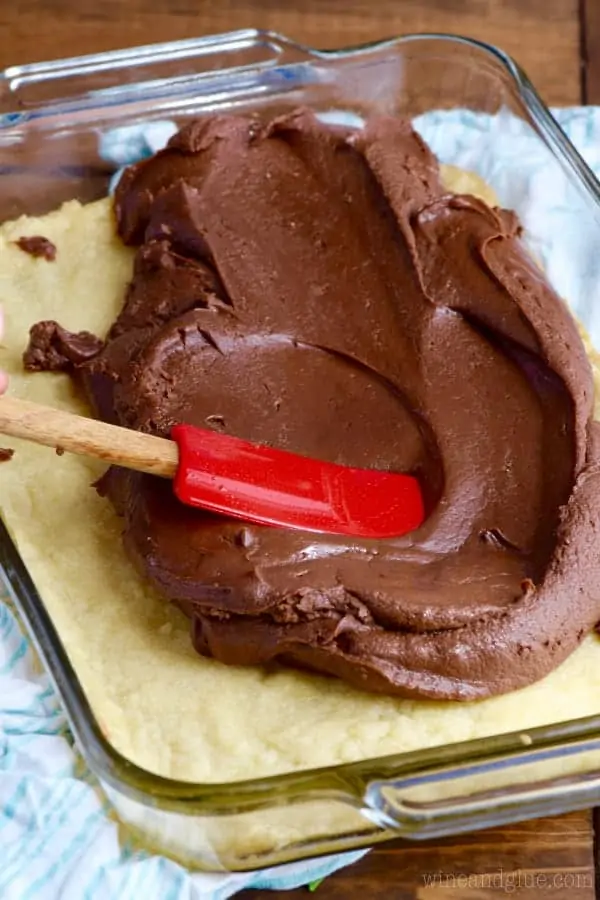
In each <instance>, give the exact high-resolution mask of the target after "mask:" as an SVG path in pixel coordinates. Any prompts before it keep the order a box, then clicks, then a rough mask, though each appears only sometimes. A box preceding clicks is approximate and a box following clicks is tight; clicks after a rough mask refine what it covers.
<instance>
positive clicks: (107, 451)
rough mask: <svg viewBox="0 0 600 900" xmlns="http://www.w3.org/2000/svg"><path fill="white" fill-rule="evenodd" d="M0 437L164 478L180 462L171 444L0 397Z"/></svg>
mask: <svg viewBox="0 0 600 900" xmlns="http://www.w3.org/2000/svg"><path fill="white" fill-rule="evenodd" d="M0 434H7V435H10V436H11V437H16V438H24V439H25V440H26V441H33V443H35V444H44V445H45V446H47V447H59V448H61V449H62V450H68V451H69V452H70V453H77V454H78V455H80V456H92V457H94V458H96V459H103V460H105V461H106V462H108V463H112V464H113V465H115V466H124V467H125V468H127V469H135V470H136V471H137V472H148V473H149V474H150V475H161V476H162V477H163V478H173V477H174V476H175V472H176V471H177V465H178V461H179V450H178V447H177V444H176V443H175V442H174V441H169V440H166V439H165V438H159V437H154V436H153V435H150V434H141V433H140V432H139V431H131V430H130V429H129V428H120V427H119V426H117V425H108V424H107V423H106V422H99V421H97V420H96V419H87V418H85V416H76V415H74V414H73V413H68V412H63V411H62V410H59V409H51V408H50V407H48V406H40V405H39V404H37V403H30V402H29V401H28V400H19V399H18V398H16V397H9V396H3V397H2V398H0Z"/></svg>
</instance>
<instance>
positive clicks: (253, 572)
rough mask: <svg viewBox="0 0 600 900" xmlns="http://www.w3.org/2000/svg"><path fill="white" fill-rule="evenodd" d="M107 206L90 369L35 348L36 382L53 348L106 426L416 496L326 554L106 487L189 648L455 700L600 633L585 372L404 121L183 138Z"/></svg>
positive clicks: (209, 124) (132, 175)
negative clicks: (410, 477) (107, 261)
mask: <svg viewBox="0 0 600 900" xmlns="http://www.w3.org/2000/svg"><path fill="white" fill-rule="evenodd" d="M115 207H116V214H117V221H118V227H119V233H120V234H121V236H122V238H123V240H124V241H125V242H126V243H128V244H133V245H136V246H139V249H138V251H137V256H136V263H135V274H134V279H133V282H132V284H131V286H130V289H129V291H128V294H127V297H126V302H125V306H124V309H123V311H122V313H121V315H120V316H119V317H118V319H117V321H116V322H115V324H114V325H113V327H112V329H111V331H110V333H109V336H108V339H107V341H106V344H105V345H104V347H103V348H102V349H101V350H100V352H99V353H98V354H97V355H96V356H94V357H93V358H92V359H91V361H89V359H88V360H83V361H78V362H75V363H74V361H73V357H74V356H75V357H77V356H78V353H77V352H75V351H74V349H73V346H72V343H71V339H70V336H69V335H68V334H67V333H65V332H62V333H59V332H58V331H56V330H54V331H53V332H52V334H53V337H52V339H49V337H48V334H49V331H48V326H47V325H46V326H45V327H41V328H40V329H38V330H37V331H36V330H34V333H33V336H32V345H31V347H30V351H29V352H30V356H31V355H32V354H35V353H37V360H38V362H37V364H38V365H43V362H42V363H40V359H43V352H44V347H45V346H46V345H47V346H48V347H50V348H51V350H52V353H53V354H54V355H55V356H56V354H57V353H58V354H59V356H60V353H61V352H63V351H64V356H65V362H69V363H70V364H71V365H73V364H75V365H76V366H78V370H79V372H81V373H83V376H84V380H85V383H86V385H87V387H88V391H89V394H90V396H91V398H92V401H93V403H94V406H95V408H96V411H97V413H98V414H99V415H100V416H102V417H103V418H106V419H109V420H113V421H116V422H118V423H120V424H123V425H126V426H128V427H131V428H135V429H139V430H142V431H148V432H151V433H156V434H162V435H167V434H168V433H169V430H170V428H171V426H172V425H173V424H175V423H176V422H182V421H183V422H189V423H191V424H195V425H199V426H202V427H211V428H216V429H220V430H223V431H225V432H227V433H231V434H235V435H238V436H240V437H243V438H247V439H250V440H254V441H257V442H262V443H268V444H273V445H276V446H278V447H281V448H283V449H287V450H292V451H295V452H298V453H303V454H306V455H308V456H313V457H317V458H322V459H328V460H332V461H335V462H338V463H344V464H348V465H354V466H365V467H373V468H380V469H384V470H388V471H399V472H412V473H414V474H416V475H417V476H418V477H419V479H420V480H421V483H422V485H423V489H424V492H425V496H426V499H427V507H428V517H427V520H426V522H425V524H424V526H423V527H422V528H421V529H420V530H419V531H418V532H415V533H414V534H412V535H409V536H407V537H405V538H402V539H398V540H392V541H389V540H386V541H352V540H348V539H345V538H343V539H342V538H337V537H336V538H333V537H331V536H315V535H309V534H306V533H300V532H291V531H284V530H280V529H274V528H267V527H258V526H250V525H243V524H240V523H239V522H235V521H233V520H226V519H224V518H222V517H219V516H215V515H209V514H204V513H202V512H199V511H197V510H191V509H188V508H186V507H183V506H182V505H180V504H179V503H178V501H177V500H176V499H175V498H174V497H173V495H172V491H171V487H170V485H169V484H167V483H163V482H160V481H159V480H157V479H153V478H151V477H148V476H139V475H136V474H132V473H128V472H125V471H123V470H116V469H113V470H111V471H110V473H109V474H108V476H107V477H106V478H105V479H104V480H103V483H102V489H103V490H104V491H105V492H106V493H107V494H108V495H109V496H110V498H111V499H112V501H113V503H114V505H115V507H116V508H117V510H118V511H119V512H120V513H121V514H122V515H123V517H124V520H125V530H124V540H125V545H126V547H127V550H128V552H129V554H130V555H131V557H132V558H133V559H134V561H135V562H136V563H137V565H138V567H139V568H140V570H141V571H142V572H143V573H144V574H145V575H146V576H147V577H148V578H149V579H150V581H151V582H153V583H154V584H155V585H156V586H157V587H158V588H159V590H160V591H161V593H162V594H163V595H164V596H166V597H168V598H169V599H170V600H172V601H174V602H175V603H177V604H178V605H179V606H181V608H182V609H183V610H184V611H185V612H186V613H187V614H188V615H189V616H190V618H191V620H192V634H193V640H194V644H195V647H196V648H197V650H198V651H199V652H201V653H203V654H205V655H210V656H214V657H216V658H217V659H219V660H221V661H223V662H227V663H237V664H240V663H241V664H255V663H265V662H268V661H270V660H278V661H281V662H285V663H291V664H294V665H300V666H302V667H308V668H312V669H315V670H318V671H321V672H329V673H332V674H335V675H338V676H340V677H342V678H344V679H346V680H347V681H349V682H350V683H352V684H354V685H357V686H360V687H362V688H366V689H369V690H373V691H382V692H386V693H391V694H398V695H401V696H407V697H433V698H451V699H474V698H478V697H484V696H487V695H490V694H496V693H502V692H505V691H508V690H511V689H514V688H516V687H520V686H523V685H525V684H527V683H529V682H532V681H534V680H536V679H538V678H540V677H541V676H543V675H544V674H546V673H547V672H549V671H550V670H551V669H553V668H554V667H555V666H556V665H558V663H559V662H561V661H562V660H563V659H564V658H565V657H566V656H567V655H568V654H569V653H570V652H571V651H572V650H573V649H574V648H575V647H576V646H577V644H578V643H579V642H580V641H581V640H582V638H583V636H584V635H585V634H586V633H587V632H589V631H590V629H592V628H593V626H594V624H595V623H596V622H597V621H598V619H600V566H599V564H598V560H599V552H600V534H599V532H598V529H597V522H598V514H599V512H600V481H599V480H598V474H597V462H598V458H599V456H598V453H599V451H598V440H597V438H598V432H597V426H595V425H593V424H592V423H591V410H592V394H593V391H592V376H591V370H590V367H589V364H588V361H587V359H586V356H585V352H584V349H583V346H582V344H581V341H580V338H579V336H578V333H577V329H576V326H575V323H574V322H573V320H572V318H571V316H570V314H569V313H568V311H567V310H566V308H565V307H564V306H563V304H562V302H561V301H560V300H559V298H557V297H556V295H555V294H554V293H553V292H552V290H551V288H550V287H549V286H548V284H547V283H546V281H545V280H544V278H543V276H542V275H541V273H540V272H539V271H538V269H537V268H536V267H535V266H534V264H533V263H532V262H531V261H530V260H529V258H528V256H527V253H526V251H525V250H524V249H523V247H522V246H521V243H520V241H519V225H518V223H517V221H516V219H515V217H514V216H513V215H512V214H511V213H508V212H505V211H501V210H492V209H490V208H488V207H487V206H486V205H485V204H484V203H482V202H481V201H480V200H477V199H475V198H473V197H470V196H457V195H448V194H447V193H445V192H444V190H443V188H442V186H441V184H440V181H439V177H438V166H437V163H436V161H435V159H434V158H433V156H432V155H431V153H430V152H429V150H428V149H427V147H426V146H425V145H424V144H423V143H422V141H421V140H420V139H419V138H418V137H417V136H416V135H415V133H414V132H413V131H412V130H411V128H410V127H409V125H408V124H407V123H405V122H402V121H398V120H392V119H381V120H376V121H373V122H371V123H369V124H368V125H367V126H366V128H365V129H364V130H363V131H361V132H360V133H358V134H350V133H346V132H343V131H342V130H340V129H331V128H329V127H327V126H324V125H322V124H320V123H319V122H318V121H317V120H316V119H315V118H314V117H313V116H312V115H311V114H309V113H307V112H304V111H300V112H298V113H296V114H294V115H291V116H288V117H286V118H282V119H278V120H275V121H273V122H271V123H270V124H268V125H266V126H264V125H258V124H257V123H256V122H254V121H251V120H249V119H244V118H235V117H214V118H209V119H206V120H203V121H201V122H197V123H194V124H192V125H190V126H188V127H186V128H185V129H184V130H183V131H182V132H180V133H179V134H178V135H176V136H175V137H174V138H173V139H172V140H171V142H170V144H169V147H168V148H167V149H166V150H165V151H163V152H161V153H159V154H157V155H156V156H155V157H154V158H153V159H151V160H149V161H146V162H144V163H141V164H139V165H138V166H135V167H132V168H131V169H129V170H128V171H127V172H126V173H125V175H124V177H123V178H122V180H121V182H120V184H119V187H118V190H117V196H116V203H115ZM50 331H52V329H50ZM77 340H78V342H79V345H81V336H79V337H78V338H77ZM61 342H62V343H61ZM85 345H86V347H89V346H92V345H93V342H92V341H90V340H89V336H87V337H86V339H85ZM61 347H62V351H61ZM79 355H81V352H79ZM54 364H55V365H56V361H55V363H54Z"/></svg>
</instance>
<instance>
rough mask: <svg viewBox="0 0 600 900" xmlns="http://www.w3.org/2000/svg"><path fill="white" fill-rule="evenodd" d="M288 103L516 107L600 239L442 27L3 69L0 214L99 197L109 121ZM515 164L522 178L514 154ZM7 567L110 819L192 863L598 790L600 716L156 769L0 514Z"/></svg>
mask: <svg viewBox="0 0 600 900" xmlns="http://www.w3.org/2000/svg"><path fill="white" fill-rule="evenodd" d="M299 104H304V105H308V106H310V107H312V108H313V109H315V110H317V111H320V112H331V110H332V109H334V110H338V111H339V110H342V111H343V112H345V113H346V114H348V113H355V114H359V115H366V114H369V113H373V112H385V113H391V114H393V113H402V114H405V115H406V114H407V115H410V116H417V115H419V114H421V113H424V112H428V111H431V110H450V109H455V108H462V109H467V110H472V111H477V112H483V113H489V114H491V115H496V114H498V113H500V112H502V113H503V114H507V113H508V114H510V115H511V116H512V117H517V118H518V119H520V120H521V121H522V122H523V123H526V125H527V126H528V127H529V129H530V131H531V135H532V136H533V137H534V138H535V141H536V144H537V146H538V148H539V151H540V153H542V154H544V155H546V156H548V157H551V158H552V161H553V163H554V164H555V166H556V178H557V180H558V181H559V182H562V186H563V187H564V189H565V190H568V191H569V192H571V195H573V196H574V195H576V196H577V198H578V208H579V209H580V214H581V216H583V217H584V222H585V225H586V227H587V229H588V230H589V233H590V234H591V235H595V234H597V235H598V240H600V186H599V185H598V183H597V181H596V179H595V178H594V176H593V175H592V173H591V172H590V171H589V169H588V168H587V167H586V166H585V164H584V163H583V162H582V160H581V158H580V157H579V156H578V154H577V152H576V151H575V149H574V148H573V147H572V145H571V144H570V143H569V142H568V140H567V139H566V138H565V136H564V135H563V133H562V132H561V131H560V129H559V128H558V126H557V125H556V124H555V122H554V120H553V119H552V117H551V116H550V114H549V113H548V110H547V109H546V108H545V106H544V105H543V103H542V102H541V101H540V99H539V97H538V95H537V94H536V92H535V90H534V89H533V87H532V86H531V84H530V83H529V81H528V80H527V78H526V77H525V75H524V74H523V73H522V72H521V71H520V69H519V68H518V67H517V66H516V65H515V63H514V62H513V61H512V60H511V59H510V58H508V57H507V56H505V55H504V54H503V53H501V52H500V51H498V50H496V49H494V48H492V47H489V46H486V45H484V44H480V43H477V42H475V41H471V40H467V39H463V38H458V37H451V36H444V35H409V36H406V37H402V38H399V39H396V40H390V41H385V42H382V43H378V44H373V45H369V46H365V47H360V48H353V49H349V50H341V51H333V52H317V51H313V50H309V49H306V48H303V47H300V46H298V45H297V44H295V43H293V42H291V41H289V40H287V39H286V38H283V37H281V36H279V35H276V34H272V33H264V32H257V31H243V32H237V33H232V34H226V35H219V36H216V37H209V38H201V39H198V40H189V41H181V42H177V43H170V44H163V45H157V46H153V47H142V48H135V49H132V50H124V51H120V52H115V53H105V54H99V55H95V56H89V57H82V58H78V59H69V60H61V61H57V62H52V63H46V64H35V65H29V66H17V67H12V68H9V69H7V70H5V71H4V73H2V74H1V75H0V221H2V220H5V219H9V218H14V217H16V216H18V215H20V214H23V213H25V214H40V213H44V212H47V211H49V210H51V209H54V208H55V207H56V206H57V205H58V204H60V203H61V202H63V201H65V200H68V199H72V198H77V199H79V200H82V201H85V200H91V199H94V198H96V197H100V196H103V195H104V194H106V191H107V187H108V183H109V180H110V177H111V175H112V174H113V170H114V166H113V165H109V164H107V163H106V162H105V161H104V160H103V159H102V156H101V152H100V145H101V140H100V138H101V135H102V133H103V131H104V130H105V129H107V128H114V127H116V126H119V125H130V124H133V123H136V122H142V121H143V122H148V121H151V120H162V119H166V118H168V119H172V120H175V121H176V122H177V123H183V122H185V121H186V120H187V119H189V118H190V117H196V116H200V115H203V114H205V113H207V112H209V111H214V110H216V109H234V110H243V111H245V112H246V111H248V110H252V111H255V112H258V113H260V112H261V111H262V110H265V111H268V113H269V114H272V113H273V112H274V111H283V110H286V109H289V108H292V107H295V106H297V105H299ZM514 172H515V177H518V173H519V159H518V157H515V159H514ZM573 192H574V193H573ZM533 237H534V238H535V235H533ZM584 324H585V321H584ZM0 564H1V565H2V567H3V570H4V579H5V582H6V585H7V588H8V590H9V592H10V594H11V596H12V598H13V600H14V602H15V604H16V606H17V608H18V609H19V611H20V613H21V615H22V617H23V618H24V620H25V622H26V624H27V627H28V629H29V631H30V633H31V635H32V637H33V640H34V642H35V644H36V646H37V649H38V651H39V653H40V655H41V657H42V659H43V661H44V662H45V664H46V666H47V668H48V670H49V671H50V673H51V675H52V678H53V680H54V682H55V684H56V687H57V689H58V691H59V693H60V696H61V698H62V701H63V704H64V706H65V708H66V710H67V713H68V717H69V720H70V724H71V727H72V730H73V732H74V734H75V736H76V739H77V742H78V744H79V746H80V748H81V750H82V752H83V754H84V756H85V758H86V760H87V762H88V764H89V766H90V767H91V769H92V770H93V771H94V773H95V774H96V776H97V777H98V779H99V780H100V782H101V784H102V785H103V787H104V789H105V790H106V792H107V794H108V796H109V797H110V799H111V801H112V803H113V804H114V807H115V809H116V811H117V814H118V815H119V817H120V818H121V819H122V821H123V822H124V823H126V824H127V825H128V826H130V827H131V828H132V829H133V830H134V831H135V832H137V834H138V835H139V836H140V838H141V839H142V840H143V841H144V842H145V843H146V844H147V845H149V846H151V847H154V848H156V849H159V850H161V851H163V852H165V853H168V854H170V855H172V856H174V857H176V858H178V859H180V860H182V861H184V862H186V863H187V864H190V865H192V866H195V867H197V868H202V869H207V870H242V869H251V868H258V867H262V866H265V865H272V864H274V863H277V862H282V861H286V860H292V859H298V858H301V857H305V856H312V855H317V854H323V853H329V852H332V851H337V850H341V849H350V848H353V847H359V846H366V845H368V844H371V843H373V842H375V841H380V840H385V839H389V838H392V837H395V836H398V835H402V836H405V837H412V838H426V837H429V836H433V835H445V834H454V833H457V832H459V831H464V830H471V829H474V828H478V827H487V826H491V825H495V824H499V823H502V822H510V821H515V820H517V819H523V818H528V817H532V816H540V815H548V814H556V813H559V812H562V811H567V810H572V809H576V808H584V807H588V806H592V805H594V804H596V803H597V802H599V801H600V716H598V717H596V716H594V717H592V718H588V719H581V720H578V721H573V722H568V723H562V724H557V725H554V726H551V727H543V728H537V729H534V730H532V731H529V732H527V733H526V734H523V733H518V734H504V735H499V736H495V737H491V738H485V739H482V740H477V741H472V742H469V743H462V744H452V745H448V746H444V747H439V748H435V749H433V750H426V751H422V752H418V753H417V752H414V753H408V754H402V755H396V756H388V757H383V758H380V759H371V760H368V761H365V762H360V763H353V764H347V765H341V766H336V767H331V768H324V769H319V770H312V771H303V772H299V773H291V774H288V775H282V776H274V777H270V778H263V779H258V780H253V781H246V782H236V783H232V784H190V783H187V782H177V781H174V780H167V779H164V778H160V777H157V776H155V775H153V774H151V773H149V772H147V771H144V770H142V769H140V768H138V767H137V766H136V765H134V764H133V763H131V762H130V761H128V760H127V759H125V758H123V757H122V756H121V755H119V754H118V753H117V752H116V751H115V750H114V749H113V748H112V746H111V745H110V744H109V743H108V741H107V740H106V738H105V737H104V736H103V734H102V732H101V729H100V727H99V725H98V722H97V720H96V718H95V717H94V713H93V712H92V710H91V708H90V706H89V704H88V701H87V699H86V696H85V694H84V692H83V689H82V687H81V684H80V682H79V680H78V678H77V674H76V672H75V671H74V670H73V668H72V666H71V664H70V662H69V659H68V657H67V654H66V652H65V650H64V647H63V645H62V643H61V640H60V638H59V636H58V634H57V632H56V630H55V628H54V626H53V624H52V621H51V620H50V617H49V615H48V613H47V611H46V609H45V607H44V602H43V597H42V596H41V594H40V593H38V590H37V589H36V586H35V585H34V583H33V581H32V579H31V577H30V575H29V574H28V572H27V570H26V568H25V566H24V564H23V562H22V560H21V559H20V557H19V554H18V551H17V550H16V548H15V546H14V544H13V542H12V540H11V538H10V536H9V534H8V531H7V529H6V528H5V527H4V525H3V524H2V523H0ZM599 708H600V704H599Z"/></svg>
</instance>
